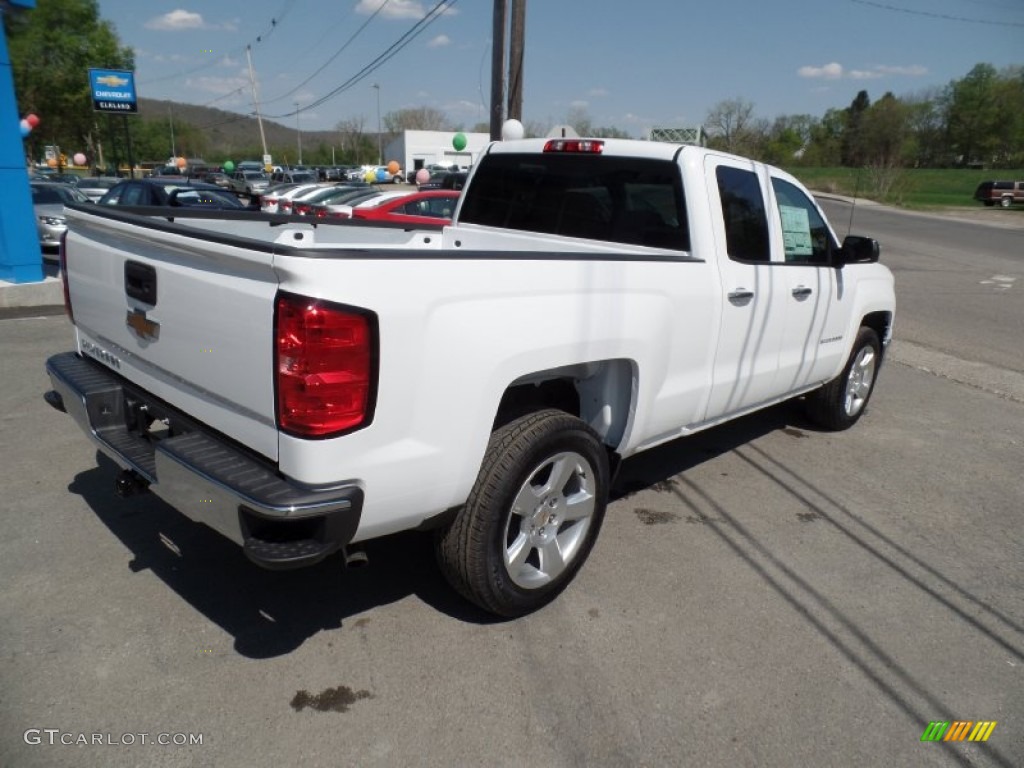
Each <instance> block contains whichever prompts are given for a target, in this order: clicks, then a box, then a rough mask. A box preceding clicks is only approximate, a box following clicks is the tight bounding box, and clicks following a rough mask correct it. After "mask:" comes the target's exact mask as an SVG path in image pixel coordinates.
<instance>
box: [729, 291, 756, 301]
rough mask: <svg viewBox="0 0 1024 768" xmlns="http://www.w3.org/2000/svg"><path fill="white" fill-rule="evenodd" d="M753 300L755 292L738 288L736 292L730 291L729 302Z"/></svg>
mask: <svg viewBox="0 0 1024 768" xmlns="http://www.w3.org/2000/svg"><path fill="white" fill-rule="evenodd" d="M752 298H754V292H753V291H748V290H747V289H746V288H737V289H736V290H735V291H729V301H746V300H747V299H752Z"/></svg>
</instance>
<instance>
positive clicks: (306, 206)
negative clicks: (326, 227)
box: [291, 181, 380, 216]
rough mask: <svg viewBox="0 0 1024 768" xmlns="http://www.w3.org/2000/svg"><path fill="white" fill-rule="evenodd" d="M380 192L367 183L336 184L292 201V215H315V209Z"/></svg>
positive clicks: (307, 193)
mask: <svg viewBox="0 0 1024 768" xmlns="http://www.w3.org/2000/svg"><path fill="white" fill-rule="evenodd" d="M379 194H380V191H379V190H378V189H376V188H375V187H373V186H372V185H370V184H367V183H366V182H365V181H364V182H363V183H362V184H356V182H348V183H346V184H336V185H332V186H328V187H324V188H322V189H315V190H310V191H309V192H306V193H304V194H301V195H297V196H296V197H295V198H293V199H292V201H291V203H292V207H291V213H293V214H297V215H299V216H306V215H310V214H313V215H315V208H316V207H317V206H320V205H329V204H336V203H341V202H347V201H349V200H353V199H357V198H358V199H362V198H364V197H372V196H374V195H379Z"/></svg>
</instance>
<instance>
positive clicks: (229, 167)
mask: <svg viewBox="0 0 1024 768" xmlns="http://www.w3.org/2000/svg"><path fill="white" fill-rule="evenodd" d="M233 170H235V164H234V163H233V162H231V161H230V160H228V161H227V162H226V163H224V172H225V173H231V172H232V171H233Z"/></svg>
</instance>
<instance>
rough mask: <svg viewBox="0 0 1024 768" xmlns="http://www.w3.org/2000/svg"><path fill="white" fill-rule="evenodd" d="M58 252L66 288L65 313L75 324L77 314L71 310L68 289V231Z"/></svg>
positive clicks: (64, 234)
mask: <svg viewBox="0 0 1024 768" xmlns="http://www.w3.org/2000/svg"><path fill="white" fill-rule="evenodd" d="M58 248H59V250H58V251H57V253H58V254H59V255H58V259H59V264H60V282H61V285H63V286H64V311H65V312H67V313H68V320H70V321H71V322H72V323H74V322H75V313H74V311H72V309H71V289H70V288H69V287H68V231H67V230H66V229H65V230H64V231H63V232H61V233H60V244H59V246H58Z"/></svg>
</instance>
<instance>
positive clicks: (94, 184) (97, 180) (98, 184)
mask: <svg viewBox="0 0 1024 768" xmlns="http://www.w3.org/2000/svg"><path fill="white" fill-rule="evenodd" d="M120 181H121V179H119V178H117V177H116V176H86V177H84V178H81V179H79V180H78V184H76V185H75V186H77V187H78V189H79V191H80V192H82V193H83V194H84V195H85V196H86V197H88V198H89V199H90V200H92V201H93V202H94V203H98V202H99V200H100V198H101V197H103V196H104V195H105V194H106V193H107V190H109V189H110V188H111V187H113V186H114V185H115V184H118V183H120Z"/></svg>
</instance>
